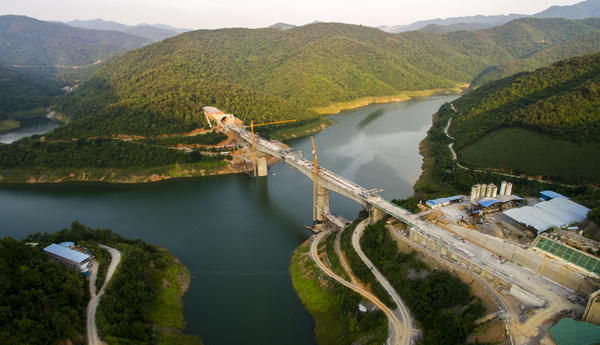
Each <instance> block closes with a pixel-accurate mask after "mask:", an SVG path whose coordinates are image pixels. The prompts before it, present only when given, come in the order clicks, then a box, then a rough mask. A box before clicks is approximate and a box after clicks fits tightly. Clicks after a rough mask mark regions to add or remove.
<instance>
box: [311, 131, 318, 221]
mask: <svg viewBox="0 0 600 345" xmlns="http://www.w3.org/2000/svg"><path fill="white" fill-rule="evenodd" d="M310 140H312V146H313V157H314V160H313V170H314V173H313V208H312V209H313V224H315V223H316V222H317V214H316V212H317V157H318V154H317V147H316V146H315V139H314V138H313V137H312V135H311V137H310Z"/></svg>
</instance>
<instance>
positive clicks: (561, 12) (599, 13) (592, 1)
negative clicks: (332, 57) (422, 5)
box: [377, 0, 600, 33]
mask: <svg viewBox="0 0 600 345" xmlns="http://www.w3.org/2000/svg"><path fill="white" fill-rule="evenodd" d="M531 17H532V18H565V19H571V20H577V19H584V18H597V17H600V0H586V1H582V2H580V3H577V4H574V5H566V6H552V7H550V8H548V9H546V10H544V11H542V12H539V13H536V14H534V15H531V16H529V15H525V14H509V15H491V16H483V15H477V16H470V17H453V18H445V19H440V18H438V19H429V20H421V21H418V22H415V23H412V24H410V25H395V26H385V25H383V26H379V27H377V28H378V29H381V30H383V31H386V32H390V33H400V32H405V31H412V30H425V31H435V32H450V31H459V30H480V29H484V28H491V27H494V26H499V25H503V24H506V23H508V22H510V21H511V20H514V19H518V18H531Z"/></svg>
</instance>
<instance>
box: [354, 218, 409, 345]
mask: <svg viewBox="0 0 600 345" xmlns="http://www.w3.org/2000/svg"><path fill="white" fill-rule="evenodd" d="M368 224H369V220H368V219H367V220H364V221H362V222H361V223H360V224H358V226H357V227H356V229H354V232H353V233H352V246H353V247H354V250H355V251H356V253H357V254H358V256H359V257H360V258H361V260H362V261H363V262H364V263H365V264H366V265H367V267H369V268H370V269H371V272H373V274H374V275H375V278H377V280H378V281H379V283H380V284H381V285H382V286H383V288H384V289H385V290H386V291H387V292H388V293H389V294H390V296H391V297H392V300H394V302H395V303H396V305H398V309H396V313H397V315H398V319H399V320H400V322H401V323H402V325H401V326H402V328H401V329H399V330H398V331H399V333H396V334H397V335H398V337H399V338H400V342H399V344H404V345H409V344H412V343H413V334H414V332H415V329H414V327H413V320H412V318H411V317H410V311H409V310H408V307H407V306H406V304H404V301H402V299H401V298H400V295H398V292H397V291H396V289H394V287H393V286H392V285H391V284H390V282H389V281H388V280H387V279H386V278H385V276H384V275H383V274H382V273H381V272H380V271H379V270H378V269H377V267H375V265H373V263H372V262H371V260H369V258H368V257H367V256H366V255H365V253H364V252H363V251H362V249H361V248H360V238H361V237H362V234H363V232H364V230H365V228H366V227H367V225H368Z"/></svg>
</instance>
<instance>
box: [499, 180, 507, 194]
mask: <svg viewBox="0 0 600 345" xmlns="http://www.w3.org/2000/svg"><path fill="white" fill-rule="evenodd" d="M500 195H506V181H502V184H501V185H500Z"/></svg>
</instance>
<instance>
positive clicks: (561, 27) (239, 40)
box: [57, 19, 600, 137]
mask: <svg viewBox="0 0 600 345" xmlns="http://www.w3.org/2000/svg"><path fill="white" fill-rule="evenodd" d="M599 27H600V20H586V21H569V20H564V19H520V20H515V21H513V22H511V23H509V24H506V25H504V26H501V27H498V28H493V29H489V30H482V31H477V32H452V33H448V34H435V33H427V32H416V31H415V32H408V33H403V34H388V33H385V32H382V31H380V30H377V29H373V28H368V27H363V26H356V25H347V24H333V23H316V24H312V25H306V26H302V27H295V28H292V29H289V30H286V31H281V30H276V29H254V30H252V29H221V30H198V31H193V32H188V33H184V34H181V35H178V36H176V37H172V38H169V39H166V40H164V41H161V42H158V43H155V44H152V45H149V46H146V47H144V48H142V49H137V50H133V51H130V52H128V53H126V54H124V55H123V56H120V57H119V58H117V59H116V60H115V61H113V62H111V63H110V64H108V65H106V66H104V67H103V68H101V69H100V70H99V71H98V72H97V73H96V74H95V75H94V81H93V82H92V81H91V82H90V83H89V85H88V86H86V87H82V89H81V90H80V91H78V92H76V93H75V94H74V95H70V96H69V97H68V99H67V100H65V102H64V103H63V106H62V108H61V110H62V111H64V112H67V113H70V114H69V115H71V117H72V118H80V120H78V122H74V123H73V124H72V126H71V125H70V126H71V129H69V128H66V127H65V128H63V129H61V130H59V131H58V132H64V134H61V136H71V137H73V136H81V135H85V134H86V133H88V134H90V135H100V134H109V133H108V132H110V131H116V132H117V133H123V134H142V135H144V134H152V133H153V134H158V133H157V132H156V131H159V130H160V128H161V127H164V126H163V125H161V123H162V124H164V123H165V121H166V122H169V123H171V122H176V123H179V124H183V125H182V126H181V128H180V129H178V130H177V131H178V132H181V131H187V130H189V129H191V128H192V127H194V126H203V125H205V124H204V119H203V117H202V116H200V112H201V108H202V106H204V105H214V106H217V107H219V108H221V109H222V110H224V111H226V112H232V113H235V114H236V115H238V116H240V117H241V118H242V119H244V120H255V121H257V122H266V121H276V120H280V119H290V118H297V119H300V120H306V121H313V120H316V119H318V115H317V114H316V113H315V112H314V111H313V110H310V108H314V107H322V106H327V105H330V104H332V103H335V102H345V101H351V100H355V99H359V98H361V97H368V96H391V95H397V94H400V93H402V92H405V91H415V90H428V89H451V88H456V86H457V85H459V84H468V83H470V82H471V81H472V79H473V78H475V77H476V76H477V75H479V74H480V73H481V72H482V71H483V70H485V69H488V68H490V66H495V65H497V64H500V63H505V62H508V61H513V60H515V59H518V58H522V57H526V56H530V55H532V54H536V53H539V52H541V51H544V50H546V49H550V48H553V47H556V46H557V45H561V44H564V43H565V42H571V41H573V42H577V40H578V39H581V38H582V37H586V35H593V34H597V33H600V29H599ZM91 99H96V100H98V99H102V101H94V102H93V103H94V104H93V107H92V108H89V107H87V106H86V104H89V103H90V100H91ZM109 105H110V106H109ZM94 109H96V110H94ZM93 114H96V116H88V115H93ZM144 118H149V119H151V121H149V120H147V121H144ZM133 119H135V120H133ZM112 121H119V122H121V124H119V125H117V126H116V127H115V126H112V127H111V126H110V123H111V122H112ZM100 122H101V123H102V127H104V129H103V130H102V131H98V130H96V129H97V127H98V125H100ZM132 122H135V123H136V125H135V126H134V127H137V129H133V127H128V126H127V125H126V123H132ZM143 122H148V124H147V125H143V124H142V123H143ZM150 122H152V123H156V125H155V126H154V127H155V129H148V128H147V126H149V125H150ZM76 126H78V128H77V129H76V128H75V127H76ZM95 127H96V128H95ZM167 127H172V126H167ZM58 132H57V135H58V134H59V133H58Z"/></svg>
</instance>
